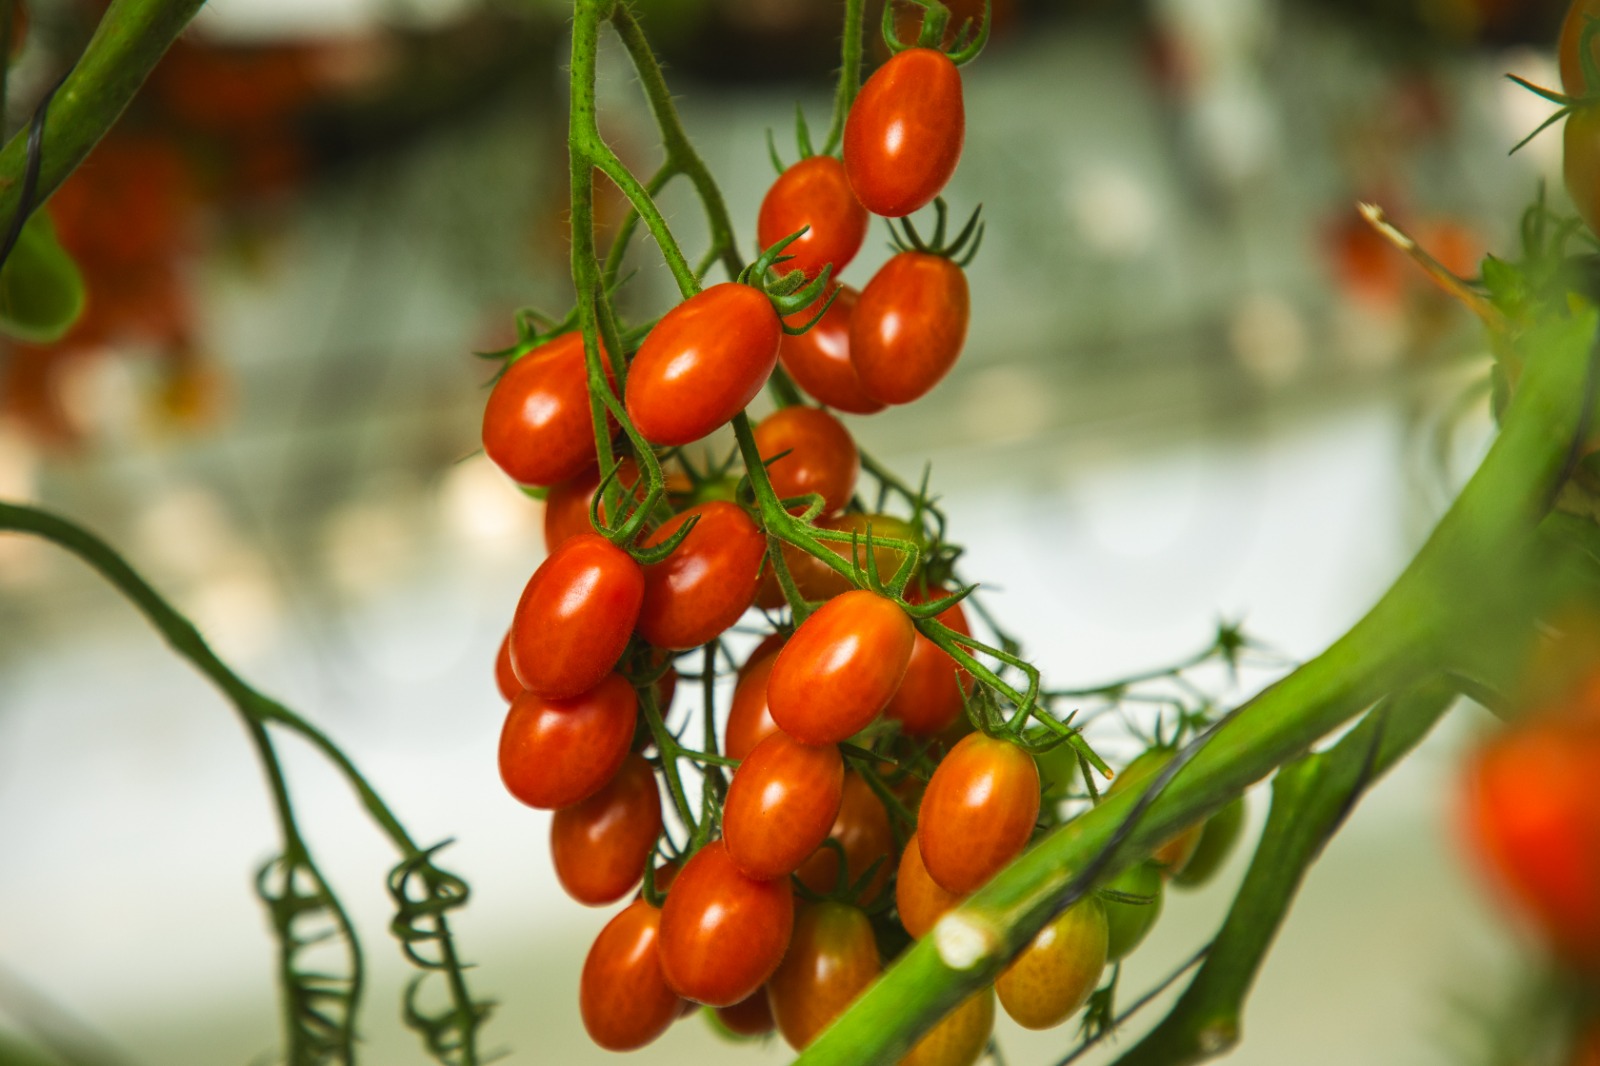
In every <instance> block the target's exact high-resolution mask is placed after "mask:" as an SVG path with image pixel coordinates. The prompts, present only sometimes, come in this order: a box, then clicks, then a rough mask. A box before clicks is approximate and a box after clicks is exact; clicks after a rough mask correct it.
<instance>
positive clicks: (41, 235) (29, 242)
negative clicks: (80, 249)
mask: <svg viewBox="0 0 1600 1066" xmlns="http://www.w3.org/2000/svg"><path fill="white" fill-rule="evenodd" d="M84 299H85V294H84V287H83V274H82V273H80V272H79V270H78V264H77V263H75V262H73V261H72V257H71V256H70V255H68V254H67V250H66V249H65V248H63V247H61V242H60V241H58V240H56V230H55V226H54V225H53V224H52V223H51V222H50V216H49V215H47V214H45V213H44V212H42V211H41V212H38V213H36V214H35V215H34V216H33V217H32V218H30V219H28V221H27V223H26V224H25V225H24V226H23V227H22V233H21V235H20V236H19V237H18V238H17V245H16V247H15V248H13V249H12V250H11V256H10V258H9V259H7V260H6V264H5V266H4V267H3V268H0V333H4V334H6V335H7V336H11V337H15V338H16V339H18V340H21V341H27V342H29V343H32V344H46V343H49V342H51V341H57V340H60V339H61V338H62V337H63V336H64V335H65V334H66V332H67V330H69V329H71V328H72V324H73V323H74V322H76V321H77V320H78V316H79V315H81V314H82V313H83V306H84Z"/></svg>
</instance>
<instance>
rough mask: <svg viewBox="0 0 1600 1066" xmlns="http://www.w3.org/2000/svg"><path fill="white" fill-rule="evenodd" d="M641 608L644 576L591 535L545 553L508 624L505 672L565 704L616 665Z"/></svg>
mask: <svg viewBox="0 0 1600 1066" xmlns="http://www.w3.org/2000/svg"><path fill="white" fill-rule="evenodd" d="M643 602H644V573H643V571H641V570H640V568H639V564H638V563H636V562H634V561H633V557H632V556H630V555H629V554H628V553H627V552H625V551H623V550H622V549H621V548H619V547H617V546H616V545H614V544H612V543H611V542H610V541H608V540H606V539H605V538H604V537H602V536H600V535H599V534H598V533H580V534H579V535H578V536H576V537H572V538H570V539H569V540H567V542H566V543H564V544H562V545H561V547H559V548H557V549H556V550H555V551H554V552H551V553H550V556H549V558H547V559H545V561H544V562H543V563H540V564H539V569H537V570H535V571H534V572H533V577H532V578H530V579H529V580H528V585H527V587H526V588H525V589H523V590H522V599H521V600H520V601H518V603H517V613H516V616H515V617H514V618H513V619H512V621H511V666H512V669H514V670H515V671H516V674H517V678H518V680H520V681H521V682H522V684H523V687H524V688H527V689H528V690H530V691H532V692H536V693H538V694H539V695H541V696H548V697H550V698H553V699H564V698H566V697H568V696H576V695H577V694H578V693H580V692H583V691H585V690H587V689H589V688H592V687H594V685H595V684H596V683H597V682H599V680H600V679H601V678H602V677H604V676H606V674H608V673H610V672H611V668H612V667H614V666H616V665H617V660H618V659H620V658H621V657H622V652H623V650H624V649H625V648H627V646H628V638H629V637H631V636H632V635H633V625H634V622H635V621H636V620H637V619H638V617H639V607H640V605H641V604H642V603H643Z"/></svg>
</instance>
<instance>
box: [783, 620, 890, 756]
mask: <svg viewBox="0 0 1600 1066" xmlns="http://www.w3.org/2000/svg"><path fill="white" fill-rule="evenodd" d="M916 632H917V631H916V626H915V625H914V624H913V623H912V621H911V618H910V616H909V615H907V614H906V613H905V611H904V610H903V609H901V607H900V605H899V604H897V603H895V602H894V601H893V600H891V599H888V598H887V597H884V596H880V595H879V594H877V593H875V592H869V591H867V590H865V589H855V590H852V591H850V592H846V593H843V594H842V595H839V596H836V597H834V598H833V599H831V600H829V601H828V602H827V603H825V604H823V605H822V606H821V607H820V608H818V609H817V611H816V613H815V614H813V615H812V616H811V617H809V618H807V619H806V620H805V622H804V623H803V624H802V625H801V626H800V628H799V629H797V630H795V633H794V636H792V637H790V638H789V642H788V643H787V644H785V645H784V647H783V651H781V652H779V653H778V659H777V662H775V663H774V664H773V666H772V673H771V675H770V676H769V677H768V679H767V705H768V708H769V709H770V711H771V714H772V720H773V721H775V722H777V723H778V728H780V729H782V730H783V731H784V732H785V733H788V734H789V735H790V736H792V737H794V738H795V739H796V740H798V741H801V742H802V743H805V744H837V743H839V742H840V741H843V740H847V739H849V738H850V737H851V736H853V735H855V734H856V733H857V732H859V731H860V730H862V729H864V728H866V726H868V725H869V724H871V722H872V720H873V719H875V718H876V717H877V716H878V714H879V713H880V712H881V711H882V710H883V708H884V707H885V706H886V705H887V704H888V702H889V699H890V698H891V697H892V696H893V695H894V693H895V690H896V689H897V688H899V687H900V679H901V678H902V677H904V676H905V671H906V664H907V663H908V662H909V661H910V660H911V648H912V642H913V641H914V639H915V637H916Z"/></svg>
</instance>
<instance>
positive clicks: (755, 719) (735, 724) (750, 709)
mask: <svg viewBox="0 0 1600 1066" xmlns="http://www.w3.org/2000/svg"><path fill="white" fill-rule="evenodd" d="M757 651H758V653H759V651H760V649H757ZM777 661H778V654H777V652H776V651H775V650H774V651H769V652H767V653H766V654H765V655H761V654H757V655H752V656H751V657H750V661H749V662H748V663H746V664H745V667H744V669H743V670H741V671H740V672H739V681H738V683H737V684H736V685H734V687H733V707H732V708H731V709H730V710H729V711H728V728H727V731H726V732H725V733H724V734H723V742H722V754H724V755H726V756H727V757H728V758H730V759H744V758H746V757H747V756H748V755H749V754H750V753H751V752H752V751H754V750H755V748H756V745H758V744H760V743H761V742H762V741H763V740H765V739H767V737H769V736H771V735H772V734H774V733H776V732H777V731H778V723H777V722H774V721H773V720H772V712H771V711H769V710H768V709H767V677H768V675H770V674H771V673H772V664H773V663H775V662H777Z"/></svg>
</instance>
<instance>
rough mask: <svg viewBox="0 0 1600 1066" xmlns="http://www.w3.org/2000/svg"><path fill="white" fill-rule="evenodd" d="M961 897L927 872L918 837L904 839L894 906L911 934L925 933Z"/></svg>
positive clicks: (901, 921) (901, 922)
mask: <svg viewBox="0 0 1600 1066" xmlns="http://www.w3.org/2000/svg"><path fill="white" fill-rule="evenodd" d="M963 898H964V897H963V895H962V894H960V893H957V892H951V891H950V890H949V889H947V888H945V887H944V886H942V885H940V884H939V883H938V882H937V881H935V880H934V879H933V878H932V877H930V876H929V875H928V868H927V867H926V866H924V865H923V864H922V848H921V847H920V846H919V845H918V843H917V838H916V837H912V838H911V839H910V840H908V841H906V850H905V851H904V852H902V853H901V855H900V869H899V871H898V874H897V876H896V877H895V882H894V902H895V907H896V908H897V909H898V910H899V914H900V924H901V925H903V926H905V930H906V932H907V933H909V934H911V935H912V936H914V937H920V936H922V935H924V934H925V933H927V931H928V930H930V929H932V928H933V926H934V923H935V922H937V921H938V920H939V919H940V918H942V917H943V916H944V915H945V913H946V912H947V911H949V910H950V909H951V908H952V907H954V906H956V904H958V903H960V902H961V900H962V899H963Z"/></svg>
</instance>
